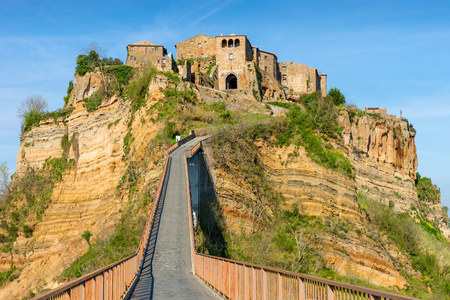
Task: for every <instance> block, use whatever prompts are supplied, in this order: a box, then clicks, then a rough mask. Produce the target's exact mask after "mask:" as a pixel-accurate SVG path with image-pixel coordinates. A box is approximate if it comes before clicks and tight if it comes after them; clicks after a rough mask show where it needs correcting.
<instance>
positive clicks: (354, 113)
mask: <svg viewBox="0 0 450 300" xmlns="http://www.w3.org/2000/svg"><path fill="white" fill-rule="evenodd" d="M365 115H366V112H365V111H362V110H357V109H356V110H350V111H349V118H350V122H351V123H353V122H354V121H355V116H358V117H364V116H365Z"/></svg>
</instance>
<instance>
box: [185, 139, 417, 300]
mask: <svg viewBox="0 0 450 300" xmlns="http://www.w3.org/2000/svg"><path fill="white" fill-rule="evenodd" d="M200 147H201V142H199V143H198V144H197V145H196V146H194V148H192V150H191V151H186V152H185V162H186V164H185V165H186V180H187V193H188V201H189V219H190V222H189V224H190V226H189V227H190V230H191V234H190V238H191V256H192V265H193V272H194V274H195V275H196V276H197V277H199V278H200V279H201V280H203V281H204V282H205V283H206V284H207V285H209V286H210V287H211V288H213V289H214V290H216V291H217V292H218V293H220V294H221V295H223V296H224V297H226V298H228V299H300V300H308V299H314V300H316V299H326V300H335V299H336V300H337V299H361V300H363V299H364V300H366V299H367V300H376V299H393V300H417V299H416V298H411V297H407V296H402V295H397V294H392V293H388V292H383V291H378V290H374V289H369V288H364V287H360V286H355V285H351V284H345V283H341V282H336V281H332V280H327V279H322V278H318V277H315V276H309V275H305V274H299V273H293V272H289V271H286V270H281V269H276V268H271V267H266V266H261V265H255V264H250V263H245V262H241V261H235V260H231V259H226V258H222V257H216V256H210V255H205V254H200V253H197V251H196V249H195V240H194V230H193V220H192V207H191V195H190V187H189V172H188V168H187V166H188V164H187V159H188V158H189V157H191V156H192V155H194V154H195V152H196V151H198V150H199V149H200Z"/></svg>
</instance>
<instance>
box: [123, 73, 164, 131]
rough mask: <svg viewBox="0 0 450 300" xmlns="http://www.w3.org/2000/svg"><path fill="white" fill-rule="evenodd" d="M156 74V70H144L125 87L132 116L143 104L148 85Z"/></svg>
mask: <svg viewBox="0 0 450 300" xmlns="http://www.w3.org/2000/svg"><path fill="white" fill-rule="evenodd" d="M156 73H158V71H157V70H156V68H151V69H144V70H142V72H141V73H139V74H138V75H137V78H136V80H134V81H133V82H131V83H130V84H129V85H128V86H127V88H126V95H127V96H128V98H130V99H131V112H132V114H133V115H134V113H135V112H136V111H137V110H138V109H139V108H140V107H142V106H143V105H144V104H145V97H146V96H147V93H148V85H149V84H150V80H151V79H152V77H153V76H155V74H156ZM130 125H131V124H130Z"/></svg>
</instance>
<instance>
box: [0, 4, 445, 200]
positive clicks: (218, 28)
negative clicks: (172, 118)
mask: <svg viewBox="0 0 450 300" xmlns="http://www.w3.org/2000/svg"><path fill="white" fill-rule="evenodd" d="M449 16H450V2H449V1H448V0H445V1H443V0H434V1H384V0H381V1H369V0H358V1H356V0H353V1H350V0H347V1H328V0H323V1H298V0H297V1H279V2H275V1H273V2H272V1H240V0H228V1H227V0H225V1H195V0H194V1H189V2H187V1H180V2H177V1H170V2H162V1H159V2H158V3H153V2H151V1H132V0H130V1H117V0H111V1H93V0H91V1H85V0H81V1H45V0H41V1H31V0H30V1H21V0H14V1H10V0H2V2H1V4H0V105H1V109H0V162H3V161H6V162H7V163H8V164H9V167H10V169H11V170H12V171H14V170H15V165H16V155H17V150H18V145H19V138H20V120H19V118H18V117H17V107H18V105H19V104H20V102H21V101H22V100H23V99H25V98H26V97H28V96H30V95H35V94H37V95H41V96H42V97H43V98H44V99H46V100H47V102H48V103H49V107H50V109H51V110H54V109H57V108H61V107H62V105H63V103H64V102H63V97H64V96H65V94H66V90H67V86H68V82H69V80H72V79H73V73H74V69H75V59H76V57H77V55H78V54H80V53H82V49H83V48H86V47H88V45H89V44H90V43H92V42H94V41H95V42H97V43H98V44H99V46H100V47H102V48H103V49H106V50H108V52H107V55H108V56H112V57H118V58H120V59H122V60H125V58H126V49H125V47H126V45H127V44H128V43H134V42H139V41H141V40H148V41H150V42H154V43H158V44H164V45H165V46H166V48H167V49H168V52H172V53H174V54H175V47H174V45H175V44H176V43H178V42H180V41H182V40H184V39H187V38H190V37H192V36H194V35H197V34H200V33H204V34H208V35H211V36H215V35H220V34H221V33H224V34H230V33H236V34H247V36H248V38H249V40H250V41H251V43H252V44H253V45H255V46H258V47H260V48H261V49H264V50H266V51H270V52H275V53H276V54H277V56H278V59H279V61H296V62H299V63H302V64H306V65H309V66H312V67H315V68H317V69H318V70H319V71H321V72H322V73H326V74H328V87H329V88H330V87H334V86H336V87H338V88H339V89H340V90H341V91H342V92H343V93H344V94H345V95H346V97H347V101H348V102H352V103H354V104H356V105H357V106H359V107H361V108H364V106H365V105H367V106H369V107H376V106H379V107H385V108H387V110H388V113H389V114H396V115H399V111H400V110H402V111H403V116H404V117H406V118H408V119H409V121H410V122H411V123H412V124H413V125H414V127H415V128H416V129H417V136H416V145H417V154H418V159H419V168H418V171H419V172H420V173H421V175H422V176H426V177H431V178H432V180H433V182H434V183H435V184H437V185H438V186H439V187H440V188H441V192H442V202H443V205H447V206H449V207H450V176H449V175H448V174H449V170H450V156H449V155H448V154H449V150H448V149H449V148H450V134H449V128H450V96H449V92H448V91H449V89H450V73H449V69H450V58H449V53H450V18H449Z"/></svg>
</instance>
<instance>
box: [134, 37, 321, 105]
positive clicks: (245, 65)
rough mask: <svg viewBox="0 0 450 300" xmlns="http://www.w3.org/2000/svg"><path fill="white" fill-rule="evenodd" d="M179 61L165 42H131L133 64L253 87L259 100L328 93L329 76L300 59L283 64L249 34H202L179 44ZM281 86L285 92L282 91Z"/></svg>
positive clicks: (220, 85) (215, 83) (226, 86)
mask: <svg viewBox="0 0 450 300" xmlns="http://www.w3.org/2000/svg"><path fill="white" fill-rule="evenodd" d="M175 48H176V51H177V53H176V54H177V56H176V58H177V60H176V61H174V60H173V57H172V55H171V54H169V55H168V56H167V50H166V48H164V46H163V45H158V44H153V43H150V42H147V41H142V42H139V43H136V44H129V45H128V46H127V54H128V55H127V62H126V64H127V65H129V66H133V67H136V66H140V65H144V64H148V63H150V64H152V65H154V66H156V67H157V68H158V69H160V70H172V71H174V72H177V73H180V74H181V75H182V77H183V79H184V80H188V81H191V82H193V83H195V84H197V85H205V86H208V87H212V88H215V89H218V90H234V89H238V90H243V91H247V90H248V91H250V92H249V93H247V95H249V96H251V97H255V98H257V99H259V97H261V98H263V99H267V98H274V97H275V98H286V97H294V96H299V95H301V94H304V93H311V92H315V91H321V92H322V95H323V96H325V95H326V93H327V83H326V81H327V75H325V74H321V73H320V72H318V71H317V69H315V68H313V67H309V66H306V65H303V64H300V63H297V62H286V63H279V62H278V58H277V56H276V54H275V53H271V52H267V51H264V50H261V49H259V48H258V47H256V46H252V44H251V43H250V41H249V40H248V38H247V36H246V35H236V34H230V35H220V36H216V37H211V36H208V35H205V34H199V35H196V36H194V37H192V38H189V39H187V40H184V41H182V42H180V43H178V44H176V45H175ZM280 91H281V92H280Z"/></svg>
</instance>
